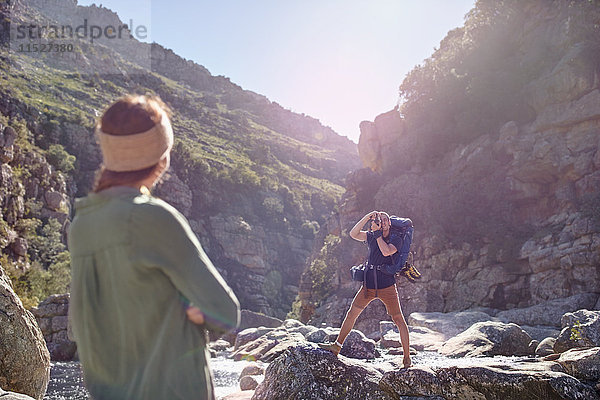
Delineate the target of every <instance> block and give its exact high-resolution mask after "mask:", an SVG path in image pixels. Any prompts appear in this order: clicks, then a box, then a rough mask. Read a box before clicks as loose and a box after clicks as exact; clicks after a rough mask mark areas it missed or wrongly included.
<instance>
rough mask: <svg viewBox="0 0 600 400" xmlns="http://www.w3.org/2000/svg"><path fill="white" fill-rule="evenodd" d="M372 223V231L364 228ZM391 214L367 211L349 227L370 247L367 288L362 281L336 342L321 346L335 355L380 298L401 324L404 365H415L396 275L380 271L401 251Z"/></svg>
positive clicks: (356, 237) (393, 317)
mask: <svg viewBox="0 0 600 400" xmlns="http://www.w3.org/2000/svg"><path fill="white" fill-rule="evenodd" d="M367 221H368V222H369V228H370V229H369V230H368V231H364V230H361V229H362V227H363V226H364V225H365V224H366V223H367ZM390 226H391V225H390V216H389V215H388V214H387V213H385V212H378V211H372V212H370V213H368V214H366V215H365V216H364V217H362V218H361V219H360V221H358V222H357V223H356V225H354V227H353V228H352V229H351V230H350V237H352V238H353V239H355V240H358V241H360V242H367V245H368V246H369V258H368V261H367V262H368V269H367V270H366V271H365V273H366V274H367V276H366V282H365V283H366V287H365V284H363V285H362V286H361V288H360V290H359V291H358V293H356V295H355V296H354V300H352V304H351V305H350V309H349V310H348V312H347V313H346V317H345V318H344V321H343V322H342V326H341V328H340V333H339V334H338V337H337V339H336V341H335V342H334V343H331V344H321V345H319V346H320V347H321V348H323V349H326V350H329V351H331V352H332V353H334V354H335V355H336V356H337V355H338V354H339V352H340V351H341V349H342V346H343V344H344V340H346V337H347V336H348V334H349V333H350V331H351V330H352V327H354V324H355V323H356V319H357V318H358V316H359V315H360V314H361V312H362V311H363V310H364V309H365V307H367V305H368V304H369V303H370V302H371V301H373V300H375V299H379V300H381V301H382V302H383V304H384V305H385V308H386V310H387V313H388V314H389V315H390V316H391V317H392V320H393V321H394V323H395V324H396V326H397V327H398V331H399V332H400V341H401V342H402V349H403V351H404V358H403V361H402V363H403V364H404V367H405V368H408V367H410V366H411V365H412V362H411V359H410V346H409V337H408V326H407V325H406V321H405V320H404V315H403V314H402V310H401V308H400V301H399V300H398V291H397V290H396V285H395V283H396V280H395V277H394V276H393V275H388V274H385V273H383V272H382V271H381V268H380V267H381V266H382V265H386V264H393V261H392V255H393V254H395V253H396V252H397V251H398V248H399V247H400V245H401V243H402V239H401V238H400V237H399V236H398V235H396V234H393V233H391V232H390Z"/></svg>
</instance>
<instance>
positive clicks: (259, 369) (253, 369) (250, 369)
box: [240, 362, 265, 379]
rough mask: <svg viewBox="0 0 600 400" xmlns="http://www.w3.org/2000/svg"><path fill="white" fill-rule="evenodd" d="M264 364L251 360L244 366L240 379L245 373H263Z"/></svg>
mask: <svg viewBox="0 0 600 400" xmlns="http://www.w3.org/2000/svg"><path fill="white" fill-rule="evenodd" d="M264 373H265V366H264V365H263V364H262V363H257V362H252V363H250V364H248V365H247V366H245V367H244V369H243V370H242V373H241V374H240V379H241V378H243V377H244V376H247V375H264Z"/></svg>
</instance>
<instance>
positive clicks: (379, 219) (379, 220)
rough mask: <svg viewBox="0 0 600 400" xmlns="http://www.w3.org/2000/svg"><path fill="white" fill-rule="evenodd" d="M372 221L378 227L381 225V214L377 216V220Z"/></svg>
mask: <svg viewBox="0 0 600 400" xmlns="http://www.w3.org/2000/svg"><path fill="white" fill-rule="evenodd" d="M372 221H373V222H375V224H377V225H381V218H379V214H377V215H376V216H375V218H373V219H372Z"/></svg>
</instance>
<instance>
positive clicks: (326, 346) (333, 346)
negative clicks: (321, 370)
mask: <svg viewBox="0 0 600 400" xmlns="http://www.w3.org/2000/svg"><path fill="white" fill-rule="evenodd" d="M319 347H320V348H322V349H323V350H327V351H330V352H332V353H333V354H334V355H335V356H337V355H338V354H340V351H341V350H342V346H340V345H339V344H338V343H337V342H333V343H319Z"/></svg>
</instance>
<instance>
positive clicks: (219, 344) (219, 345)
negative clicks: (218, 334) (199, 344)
mask: <svg viewBox="0 0 600 400" xmlns="http://www.w3.org/2000/svg"><path fill="white" fill-rule="evenodd" d="M229 347H231V343H229V342H228V341H227V340H222V339H219V340H216V341H214V342H210V343H209V344H208V348H209V349H210V350H213V351H225V350H227V349H228V348H229Z"/></svg>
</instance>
